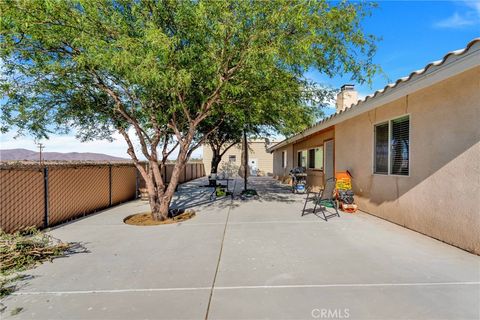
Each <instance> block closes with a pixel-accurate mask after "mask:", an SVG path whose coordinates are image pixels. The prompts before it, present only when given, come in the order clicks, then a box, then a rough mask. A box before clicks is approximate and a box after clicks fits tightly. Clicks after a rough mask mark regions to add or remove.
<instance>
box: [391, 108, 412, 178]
mask: <svg viewBox="0 0 480 320" xmlns="http://www.w3.org/2000/svg"><path fill="white" fill-rule="evenodd" d="M390 123H391V127H392V128H391V141H390V174H396V175H404V176H408V170H409V168H408V158H409V150H410V148H409V144H410V119H409V117H408V116H406V117H402V118H399V119H395V120H392V121H391V122H390Z"/></svg>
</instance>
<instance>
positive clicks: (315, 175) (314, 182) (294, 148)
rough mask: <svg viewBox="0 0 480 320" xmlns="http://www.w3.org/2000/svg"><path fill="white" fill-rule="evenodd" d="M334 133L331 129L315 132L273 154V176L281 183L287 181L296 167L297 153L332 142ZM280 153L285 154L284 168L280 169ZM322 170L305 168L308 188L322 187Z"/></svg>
mask: <svg viewBox="0 0 480 320" xmlns="http://www.w3.org/2000/svg"><path fill="white" fill-rule="evenodd" d="M334 138H335V131H334V129H333V127H332V128H329V129H326V130H323V131H321V132H317V133H315V134H313V135H311V136H308V137H305V138H304V139H303V140H300V141H297V142H296V143H292V144H289V145H287V146H285V147H283V148H281V149H277V150H275V151H274V152H273V163H274V164H273V166H274V176H275V177H277V179H280V180H282V181H287V179H286V178H287V177H288V174H289V172H290V170H291V169H292V168H294V167H297V166H298V164H297V153H298V152H299V151H303V150H305V151H307V152H308V150H309V149H312V148H315V147H320V146H323V144H324V142H325V141H328V140H334ZM282 152H286V153H287V161H286V166H285V167H284V168H282ZM323 182H324V181H323V170H317V169H309V168H307V185H308V186H322V185H323Z"/></svg>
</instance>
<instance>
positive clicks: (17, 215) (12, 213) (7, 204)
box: [0, 168, 45, 232]
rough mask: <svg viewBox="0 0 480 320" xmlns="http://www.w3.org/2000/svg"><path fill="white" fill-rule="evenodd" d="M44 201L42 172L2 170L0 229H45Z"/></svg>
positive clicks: (32, 169) (40, 170)
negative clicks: (43, 227) (32, 227)
mask: <svg viewBox="0 0 480 320" xmlns="http://www.w3.org/2000/svg"><path fill="white" fill-rule="evenodd" d="M44 197H45V195H44V177H43V171H42V169H40V168H29V169H13V170H0V229H2V230H4V231H5V232H14V231H17V230H20V229H22V228H25V227H30V226H36V227H41V226H43V218H44V215H45V202H44Z"/></svg>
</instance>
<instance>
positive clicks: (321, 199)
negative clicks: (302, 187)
mask: <svg viewBox="0 0 480 320" xmlns="http://www.w3.org/2000/svg"><path fill="white" fill-rule="evenodd" d="M336 182H337V179H335V178H329V179H327V181H326V182H325V186H324V188H323V190H320V191H319V192H312V191H310V190H309V191H308V192H307V198H306V199H305V204H304V205H303V210H302V217H303V216H304V215H305V212H306V211H308V210H309V209H307V204H308V203H309V202H313V203H314V204H315V205H314V207H313V214H315V215H317V206H318V207H319V209H320V212H321V213H322V215H323V219H324V220H325V221H328V218H331V217H335V216H338V217H340V214H339V213H338V208H337V201H336V200H335V195H334V191H335V185H336ZM311 194H313V196H310V195H311ZM326 203H330V204H332V206H333V208H334V209H335V213H332V214H329V215H326V214H325V212H326V208H325V206H322V204H326ZM317 216H318V215H317Z"/></svg>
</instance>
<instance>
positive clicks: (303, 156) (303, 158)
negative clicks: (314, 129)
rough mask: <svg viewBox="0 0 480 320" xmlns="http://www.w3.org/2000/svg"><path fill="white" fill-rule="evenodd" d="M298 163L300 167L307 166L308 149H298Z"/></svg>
mask: <svg viewBox="0 0 480 320" xmlns="http://www.w3.org/2000/svg"><path fill="white" fill-rule="evenodd" d="M297 165H298V166H299V167H306V166H307V151H306V150H303V151H298V153H297Z"/></svg>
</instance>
